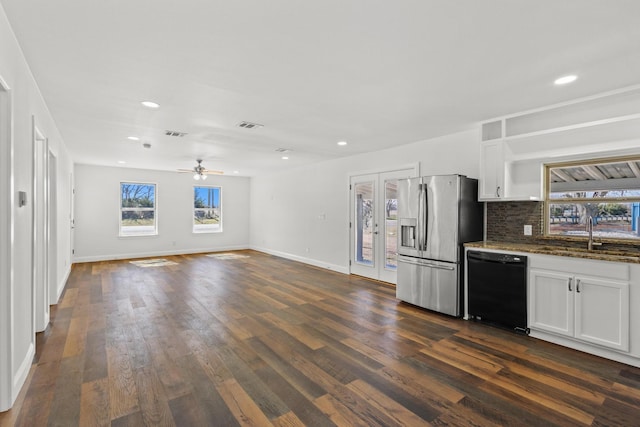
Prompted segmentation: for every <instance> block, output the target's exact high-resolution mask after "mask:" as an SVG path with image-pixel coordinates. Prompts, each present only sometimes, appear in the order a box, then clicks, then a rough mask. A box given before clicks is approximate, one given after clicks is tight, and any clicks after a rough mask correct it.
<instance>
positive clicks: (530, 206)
mask: <svg viewBox="0 0 640 427" xmlns="http://www.w3.org/2000/svg"><path fill="white" fill-rule="evenodd" d="M543 212H544V203H543V202H491V203H487V240H495V241H502V242H513V243H516V242H517V243H534V242H535V240H536V239H537V238H540V237H542V236H543V233H544V231H543V227H544V221H543V216H542V215H543ZM525 225H531V228H532V235H531V236H525V235H524V226H525Z"/></svg>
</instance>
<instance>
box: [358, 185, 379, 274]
mask: <svg viewBox="0 0 640 427" xmlns="http://www.w3.org/2000/svg"><path fill="white" fill-rule="evenodd" d="M374 191H375V185H374V183H373V181H369V182H359V183H357V184H355V191H354V195H355V203H356V206H355V210H354V212H355V214H356V221H355V223H356V226H355V230H354V232H355V242H356V245H355V250H356V253H355V260H356V262H357V263H360V264H366V265H373V264H374V262H373V260H374V242H373V237H374V234H373V231H374V227H375V224H374V218H373V206H374Z"/></svg>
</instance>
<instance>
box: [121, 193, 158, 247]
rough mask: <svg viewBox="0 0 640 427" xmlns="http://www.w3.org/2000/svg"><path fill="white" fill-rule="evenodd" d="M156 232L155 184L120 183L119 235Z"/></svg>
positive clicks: (138, 234)
mask: <svg viewBox="0 0 640 427" xmlns="http://www.w3.org/2000/svg"><path fill="white" fill-rule="evenodd" d="M156 234H158V227H157V222H156V186H155V184H144V183H134V182H121V183H120V235H121V236H149V235H156Z"/></svg>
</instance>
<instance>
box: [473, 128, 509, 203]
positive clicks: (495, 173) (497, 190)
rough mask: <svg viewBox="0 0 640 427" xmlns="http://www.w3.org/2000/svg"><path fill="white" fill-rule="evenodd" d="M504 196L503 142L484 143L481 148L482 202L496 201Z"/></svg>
mask: <svg viewBox="0 0 640 427" xmlns="http://www.w3.org/2000/svg"><path fill="white" fill-rule="evenodd" d="M503 196H504V156H503V142H502V140H498V141H486V142H485V141H483V142H482V145H481V147H480V189H479V192H478V198H479V199H480V200H496V199H500V197H503Z"/></svg>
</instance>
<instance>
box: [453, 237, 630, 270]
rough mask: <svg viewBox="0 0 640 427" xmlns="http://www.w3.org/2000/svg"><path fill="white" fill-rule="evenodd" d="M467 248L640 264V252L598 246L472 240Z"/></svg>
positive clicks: (467, 244) (466, 244) (466, 245)
mask: <svg viewBox="0 0 640 427" xmlns="http://www.w3.org/2000/svg"><path fill="white" fill-rule="evenodd" d="M464 246H465V248H478V249H494V250H502V251H512V252H527V253H533V254H542V255H557V256H568V257H573V258H587V259H597V260H602V261H612V262H629V263H635V264H640V254H638V253H633V252H625V251H621V250H607V249H601V248H598V247H596V249H593V250H591V251H589V250H587V249H586V248H584V249H582V248H574V247H562V246H552V245H545V244H539V243H511V242H498V241H484V242H470V243H465V244H464Z"/></svg>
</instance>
